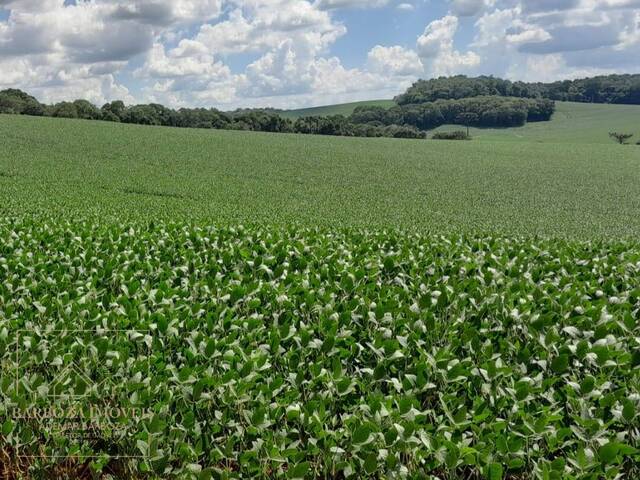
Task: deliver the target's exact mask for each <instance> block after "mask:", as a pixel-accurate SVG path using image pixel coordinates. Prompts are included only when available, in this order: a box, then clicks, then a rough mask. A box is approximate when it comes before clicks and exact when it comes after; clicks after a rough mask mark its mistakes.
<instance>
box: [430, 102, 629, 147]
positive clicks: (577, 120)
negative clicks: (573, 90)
mask: <svg viewBox="0 0 640 480" xmlns="http://www.w3.org/2000/svg"><path fill="white" fill-rule="evenodd" d="M556 106H557V107H556V108H557V110H556V113H555V114H554V116H553V117H552V119H551V121H549V122H534V123H527V124H526V125H525V126H523V127H519V128H506V129H477V128H472V129H471V132H472V135H473V137H474V138H476V139H478V140H482V141H489V142H493V141H527V142H543V143H553V142H562V143H611V139H610V138H609V132H628V133H633V134H635V137H634V138H633V142H634V143H635V142H637V141H640V106H638V105H605V104H593V103H572V102H556ZM458 129H460V127H459V126H453V125H446V126H443V127H440V128H438V129H436V130H435V131H449V130H458Z"/></svg>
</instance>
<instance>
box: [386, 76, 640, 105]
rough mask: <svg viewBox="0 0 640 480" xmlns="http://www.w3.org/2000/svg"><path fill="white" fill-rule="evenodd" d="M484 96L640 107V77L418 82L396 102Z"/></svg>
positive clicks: (444, 79)
mask: <svg viewBox="0 0 640 480" xmlns="http://www.w3.org/2000/svg"><path fill="white" fill-rule="evenodd" d="M482 95H494V96H495V95H497V96H502V97H519V98H547V99H549V100H557V101H571V102H586V103H623V104H633V105H639V104H640V74H634V75H630V74H626V75H603V76H598V77H591V78H582V79H578V80H563V81H557V82H552V83H541V82H537V83H526V82H519V81H518V82H512V81H510V80H504V79H501V78H495V77H491V76H480V77H467V76H464V75H458V76H453V77H439V78H433V79H430V80H418V81H417V82H415V83H414V84H413V85H412V86H411V87H410V88H409V89H408V90H407V91H406V92H405V93H403V94H402V95H399V96H397V97H396V98H395V101H396V103H398V104H399V105H409V104H416V103H426V102H434V101H436V100H441V99H442V100H451V99H461V98H469V97H478V96H482Z"/></svg>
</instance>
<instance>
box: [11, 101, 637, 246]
mask: <svg viewBox="0 0 640 480" xmlns="http://www.w3.org/2000/svg"><path fill="white" fill-rule="evenodd" d="M587 107H591V106H587ZM592 108H593V107H592ZM616 108H617V107H616ZM622 110H624V108H622ZM559 115H560V116H562V115H563V113H562V112H560V113H559ZM592 125H593V124H592ZM528 128H542V127H538V126H537V125H534V126H531V127H528ZM592 128H593V129H594V131H595V127H593V126H592ZM553 131H554V130H553V129H551V132H553ZM504 135H507V132H505V133H504ZM593 136H594V137H595V133H593ZM0 138H2V149H1V151H0V202H1V205H0V213H2V214H5V215H14V214H22V213H25V212H36V211H46V212H56V211H57V212H64V213H65V214H66V213H73V212H76V213H81V214H95V215H97V216H101V217H102V216H104V215H113V216H116V217H117V218H132V219H137V218H158V217H162V218H168V219H175V218H180V219H185V218H186V219H200V220H206V221H215V222H226V223H237V222H259V223H264V222H266V223H271V224H273V223H278V224H285V223H286V224H288V223H298V224H303V225H325V226H366V227H402V228H416V229H420V230H422V231H430V232H437V233H441V232H473V233H480V232H496V233H508V234H518V235H519V234H543V235H551V236H574V235H575V236H580V237H592V236H634V235H638V234H639V233H640V215H639V212H640V148H639V147H636V146H618V145H615V144H613V143H612V142H609V143H607V144H605V145H591V144H586V143H587V142H584V143H580V142H579V143H576V144H553V143H535V142H525V141H522V142H505V141H494V142H491V141H488V139H487V138H484V137H483V140H482V141H471V142H442V141H429V140H426V141H424V140H397V139H366V138H340V137H321V136H304V135H284V134H264V133H247V132H235V131H207V130H189V129H171V128H162V127H143V126H130V125H118V124H109V123H102V122H88V121H81V120H75V121H74V120H60V119H52V118H30V117H16V116H1V117H0ZM538 138H543V135H542V132H540V135H539V137H538Z"/></svg>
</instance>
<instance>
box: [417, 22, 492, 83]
mask: <svg viewBox="0 0 640 480" xmlns="http://www.w3.org/2000/svg"><path fill="white" fill-rule="evenodd" d="M458 25H459V22H458V18H457V17H455V16H453V15H447V16H445V17H443V18H441V19H439V20H434V21H433V22H431V23H430V24H429V25H427V27H426V28H425V30H424V33H423V34H422V35H420V36H419V37H418V41H417V51H418V55H419V56H420V57H421V58H422V60H423V63H424V64H425V66H426V68H427V69H428V70H429V71H430V72H431V73H432V74H433V75H449V74H453V73H458V72H460V71H461V70H466V69H469V68H472V67H474V66H476V65H478V64H479V63H480V57H479V56H478V55H477V54H476V53H475V52H473V51H468V52H465V53H461V52H459V51H457V50H456V49H455V48H454V37H455V34H456V32H457V30H458Z"/></svg>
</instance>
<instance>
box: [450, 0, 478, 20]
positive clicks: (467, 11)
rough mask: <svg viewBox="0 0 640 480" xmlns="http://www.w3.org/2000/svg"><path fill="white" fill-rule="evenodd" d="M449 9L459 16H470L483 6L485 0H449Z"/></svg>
mask: <svg viewBox="0 0 640 480" xmlns="http://www.w3.org/2000/svg"><path fill="white" fill-rule="evenodd" d="M450 3H451V9H452V11H453V13H455V14H456V15H457V16H459V17H472V16H474V15H477V14H478V13H480V12H481V11H482V9H483V8H484V7H485V0H450Z"/></svg>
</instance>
